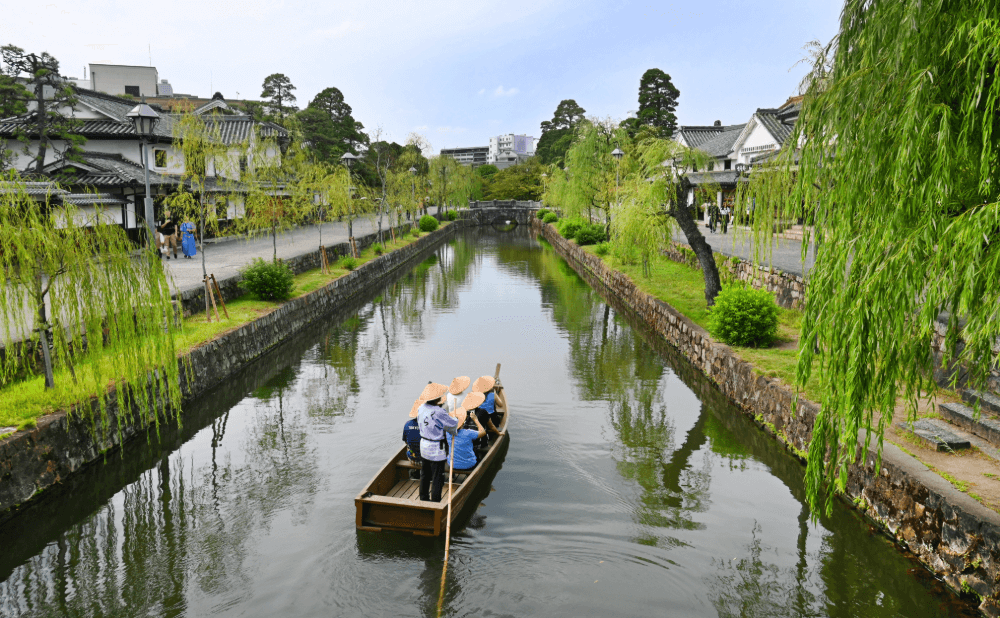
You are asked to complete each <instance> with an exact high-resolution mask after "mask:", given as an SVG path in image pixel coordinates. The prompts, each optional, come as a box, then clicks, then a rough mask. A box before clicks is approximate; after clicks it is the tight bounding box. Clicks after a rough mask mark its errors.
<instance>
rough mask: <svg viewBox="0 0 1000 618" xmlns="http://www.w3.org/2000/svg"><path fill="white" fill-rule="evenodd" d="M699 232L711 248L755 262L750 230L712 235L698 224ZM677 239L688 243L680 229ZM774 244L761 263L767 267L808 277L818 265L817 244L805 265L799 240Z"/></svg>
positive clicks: (675, 237)
mask: <svg viewBox="0 0 1000 618" xmlns="http://www.w3.org/2000/svg"><path fill="white" fill-rule="evenodd" d="M698 229H699V230H701V233H702V234H704V235H705V240H707V241H708V244H709V245H711V247H712V250H713V251H718V252H719V253H721V254H723V255H728V256H736V257H739V258H743V259H745V260H752V259H753V243H752V239H751V238H750V231H749V229H748V228H730V230H729V233H728V234H723V233H721V232H714V233H713V232H712V231H711V230H709V229H708V228H707V227H705V224H704V222H701V221H699V222H698ZM674 240H675V241H677V242H681V243H684V244H687V237H686V236H684V233H683V232H681V231H680V230H677V232H676V233H675V234H674ZM772 242H773V244H772V247H771V258H770V261H769V260H768V259H767V258H762V260H761V261H762V263H763V264H764V265H765V266H767V265H770V266H773V267H774V268H777V269H778V270H781V271H784V272H786V273H790V274H795V275H800V276H805V275H806V274H808V272H809V269H811V268H812V267H813V264H814V263H815V262H816V245H815V244H811V245H810V247H809V256H808V259H807V260H806V263H805V264H803V263H802V243H801V242H800V241H797V240H786V239H784V238H773V240H772Z"/></svg>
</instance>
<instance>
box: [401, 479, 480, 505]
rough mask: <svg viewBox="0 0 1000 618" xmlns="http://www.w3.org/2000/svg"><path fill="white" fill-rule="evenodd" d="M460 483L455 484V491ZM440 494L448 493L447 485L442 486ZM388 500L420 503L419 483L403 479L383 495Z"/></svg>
mask: <svg viewBox="0 0 1000 618" xmlns="http://www.w3.org/2000/svg"><path fill="white" fill-rule="evenodd" d="M461 485H462V484H461V483H455V491H458V488H459V487H460V486H461ZM441 493H443V494H447V493H448V483H447V481H446V482H445V484H444V488H443V489H442V490H441ZM385 495H386V496H387V497H389V498H399V499H400V500H412V501H413V502H419V501H420V481H415V480H411V479H403V480H402V481H399V482H398V483H396V484H395V485H393V486H392V489H390V490H389V493H387V494H385Z"/></svg>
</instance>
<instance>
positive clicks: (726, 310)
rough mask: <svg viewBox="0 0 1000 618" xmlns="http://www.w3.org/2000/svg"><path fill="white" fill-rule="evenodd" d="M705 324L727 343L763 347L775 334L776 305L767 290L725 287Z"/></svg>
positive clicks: (776, 321)
mask: <svg viewBox="0 0 1000 618" xmlns="http://www.w3.org/2000/svg"><path fill="white" fill-rule="evenodd" d="M708 328H709V330H710V331H711V332H712V334H713V335H714V336H715V337H716V338H718V339H720V340H721V341H723V342H725V343H727V344H729V345H736V346H742V347H755V348H764V347H767V346H769V345H771V344H772V343H774V338H775V337H776V336H777V335H778V305H777V304H775V302H774V297H773V296H772V295H771V293H770V292H768V291H767V290H755V289H753V288H748V287H744V286H730V287H725V288H723V289H722V292H720V293H719V295H718V296H716V297H715V306H714V307H712V310H711V313H710V314H709V323H708Z"/></svg>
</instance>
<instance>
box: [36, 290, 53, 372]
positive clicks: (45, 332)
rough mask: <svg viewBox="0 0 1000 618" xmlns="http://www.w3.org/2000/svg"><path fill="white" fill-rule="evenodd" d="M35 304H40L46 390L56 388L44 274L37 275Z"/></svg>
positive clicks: (39, 317) (39, 340)
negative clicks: (46, 308) (44, 289)
mask: <svg viewBox="0 0 1000 618" xmlns="http://www.w3.org/2000/svg"><path fill="white" fill-rule="evenodd" d="M35 302H37V303H38V343H39V345H41V346H42V362H43V364H44V366H45V388H46V390H48V389H50V388H54V387H55V385H56V381H55V376H54V375H53V372H52V355H51V352H50V351H49V324H48V320H47V319H46V317H45V293H44V292H43V291H42V273H41V271H39V272H38V274H37V275H35Z"/></svg>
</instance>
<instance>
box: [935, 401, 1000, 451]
mask: <svg viewBox="0 0 1000 618" xmlns="http://www.w3.org/2000/svg"><path fill="white" fill-rule="evenodd" d="M938 412H939V413H940V414H941V417H942V418H944V419H945V420H947V421H948V422H949V423H951V424H952V425H956V426H958V427H961V428H962V429H964V430H966V431H968V432H970V433H973V434H975V435H977V436H979V437H980V438H983V439H984V440H986V441H987V442H989V443H991V444H994V445H1000V421H997V420H996V419H994V418H992V417H990V416H988V415H986V414H979V415H978V418H977V415H976V413H975V411H974V410H973V409H972V408H970V407H969V406H966V405H962V404H960V403H942V404H940V405H938Z"/></svg>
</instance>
